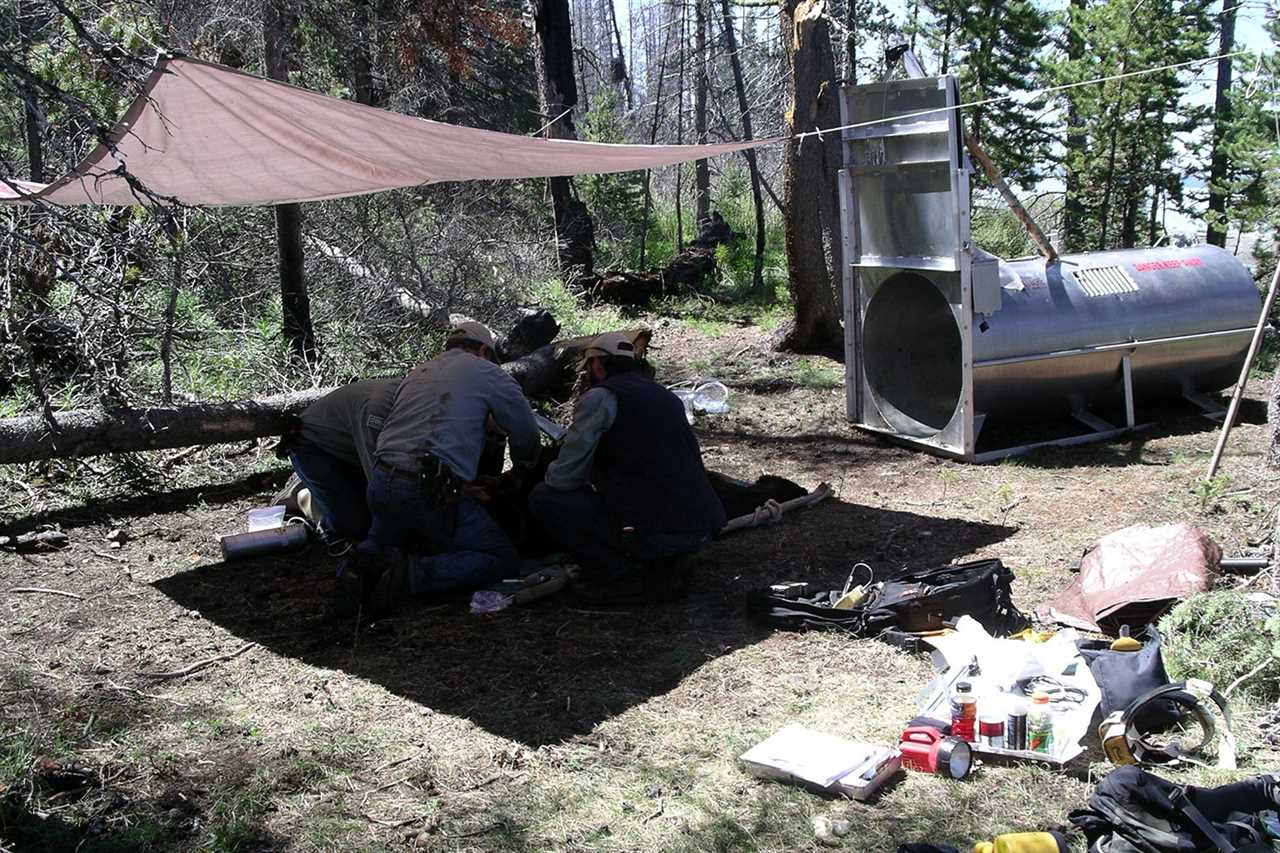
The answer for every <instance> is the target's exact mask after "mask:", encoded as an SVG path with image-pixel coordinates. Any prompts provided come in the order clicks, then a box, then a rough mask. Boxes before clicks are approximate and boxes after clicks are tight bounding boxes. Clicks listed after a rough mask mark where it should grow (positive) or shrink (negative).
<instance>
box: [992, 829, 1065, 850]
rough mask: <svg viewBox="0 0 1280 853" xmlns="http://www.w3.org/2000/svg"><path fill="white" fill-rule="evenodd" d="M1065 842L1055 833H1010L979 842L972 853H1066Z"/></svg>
mask: <svg viewBox="0 0 1280 853" xmlns="http://www.w3.org/2000/svg"><path fill="white" fill-rule="evenodd" d="M1068 849H1069V848H1068V847H1067V840H1066V839H1065V838H1064V837H1062V835H1060V834H1059V833H1056V832H1010V833H1006V834H1004V835H997V836H996V837H995V840H994V841H979V842H978V843H977V844H975V845H973V853H1067V850H1068Z"/></svg>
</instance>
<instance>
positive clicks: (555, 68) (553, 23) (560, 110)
mask: <svg viewBox="0 0 1280 853" xmlns="http://www.w3.org/2000/svg"><path fill="white" fill-rule="evenodd" d="M534 33H535V38H534V43H535V44H534V64H535V65H536V67H537V73H538V81H539V85H538V97H539V101H540V103H541V107H542V112H543V115H545V116H546V121H548V122H549V124H548V125H547V129H546V135H547V137H548V138H549V139H577V138H578V134H577V131H576V130H575V129H574V126H573V109H574V107H576V106H577V105H578V87H577V83H576V82H575V81H574V79H573V27H572V24H571V23H570V20H569V3H568V0H536V2H535V3H534ZM547 184H548V185H549V187H550V189H551V207H552V214H553V216H554V217H555V229H556V245H557V248H558V250H559V258H560V270H561V273H562V274H563V276H564V278H565V280H566V281H572V280H573V279H575V278H578V277H579V276H586V275H591V273H592V271H593V270H594V267H595V257H594V246H595V227H594V225H593V224H592V222H591V215H590V214H589V213H588V212H587V207H586V205H585V204H583V203H582V202H581V201H579V200H578V199H577V198H575V197H574V193H573V182H572V180H571V179H570V178H566V177H559V178H548V179H547Z"/></svg>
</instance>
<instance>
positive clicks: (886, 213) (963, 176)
mask: <svg viewBox="0 0 1280 853" xmlns="http://www.w3.org/2000/svg"><path fill="white" fill-rule="evenodd" d="M959 103H960V94H959V86H958V84H957V82H956V78H955V77H954V76H951V75H944V76H941V77H920V78H910V79H905V80H888V81H882V82H878V83H867V84H864V85H860V86H844V87H842V89H841V98H840V114H841V122H840V123H841V125H857V124H860V123H863V122H868V121H876V120H879V119H896V120H891V121H878V122H877V123H875V124H868V125H865V126H862V127H847V128H846V129H845V130H843V131H841V151H842V160H843V167H842V168H841V170H840V172H839V175H838V180H839V195H840V217H841V233H842V235H843V247H844V258H845V268H844V270H843V275H842V282H841V286H842V289H843V293H844V345H845V406H846V413H847V415H848V417H849V419H850V420H851V421H852V422H853V423H854V424H855V425H857V426H858V427H860V428H862V429H865V430H870V431H872V432H876V433H879V434H882V435H885V436H888V437H890V438H892V439H895V440H898V441H905V442H908V443H910V444H915V445H922V446H924V447H925V448H927V449H929V450H931V451H933V452H937V453H942V454H944V455H948V456H956V457H960V458H967V459H972V458H973V456H974V450H975V446H976V444H977V433H978V430H979V429H980V428H981V424H980V423H975V417H974V398H973V370H972V364H973V318H974V299H973V285H972V254H971V252H972V246H973V243H972V239H971V235H970V224H969V175H970V173H971V172H972V166H971V165H970V163H969V160H968V157H967V155H966V154H965V153H964V143H963V136H962V132H961V126H960V110H959V109H958V105H959ZM940 188H943V191H939V190H940ZM904 270H909V271H914V272H918V273H919V274H920V275H923V276H924V277H925V278H928V279H929V280H930V281H932V282H934V284H935V285H938V286H939V290H940V291H941V292H942V293H943V295H944V296H945V297H946V298H947V302H948V304H949V305H950V307H951V312H952V315H953V316H954V318H955V322H956V327H957V328H958V329H959V331H960V339H961V352H960V360H961V364H960V369H961V374H962V382H961V387H962V390H961V395H960V399H959V402H958V404H957V406H956V411H955V413H954V414H953V415H952V417H951V420H950V422H949V423H948V424H947V425H946V427H944V428H943V429H942V430H941V431H939V432H938V433H937V434H935V435H930V436H923V437H917V436H910V435H905V434H903V433H902V432H900V431H899V430H897V429H894V428H893V427H892V426H891V425H890V423H889V422H888V421H887V420H886V419H885V417H884V416H883V415H882V414H881V412H880V411H879V408H878V407H877V405H876V403H875V400H874V398H873V396H872V394H871V389H870V386H869V384H868V382H867V377H866V371H865V359H864V355H863V320H864V317H865V314H866V306H867V304H868V302H869V301H870V299H871V297H872V296H874V295H875V292H876V290H878V288H879V287H880V286H882V285H884V284H885V283H886V282H887V281H888V280H889V279H890V278H891V277H892V276H893V275H894V274H895V273H897V272H900V271H904ZM890 286H891V285H890Z"/></svg>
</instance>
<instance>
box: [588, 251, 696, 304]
mask: <svg viewBox="0 0 1280 853" xmlns="http://www.w3.org/2000/svg"><path fill="white" fill-rule="evenodd" d="M715 271H716V259H715V251H714V249H708V248H701V247H695V246H691V247H690V248H688V249H686V250H685V251H683V252H681V253H680V254H678V255H676V256H675V257H674V258H672V259H671V261H670V262H669V263H668V264H667V265H666V266H665V267H663V268H662V269H651V270H645V271H642V272H606V273H603V274H601V275H598V276H595V277H593V278H592V279H590V280H588V281H587V282H586V290H587V295H588V296H589V297H590V298H591V299H592V300H594V301H596V302H606V303H609V304H611V305H630V306H641V305H645V304H647V303H648V302H650V301H651V300H652V299H655V298H657V297H660V296H672V295H678V294H682V293H693V292H697V291H698V289H699V288H700V287H701V285H702V283H703V282H704V281H706V280H708V279H711V278H713V277H714V276H715Z"/></svg>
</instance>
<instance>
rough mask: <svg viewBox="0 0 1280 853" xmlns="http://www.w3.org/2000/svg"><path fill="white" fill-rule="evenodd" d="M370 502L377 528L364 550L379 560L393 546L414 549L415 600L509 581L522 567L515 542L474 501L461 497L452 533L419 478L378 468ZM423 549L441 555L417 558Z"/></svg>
mask: <svg viewBox="0 0 1280 853" xmlns="http://www.w3.org/2000/svg"><path fill="white" fill-rule="evenodd" d="M368 498H369V509H370V510H371V511H372V512H373V525H372V526H371V527H370V528H369V538H367V539H366V540H365V541H364V542H361V543H360V546H359V547H360V551H361V552H362V553H365V554H368V555H371V556H376V555H378V554H379V553H380V552H381V551H382V550H383V549H385V548H390V547H396V548H402V549H406V550H409V551H410V555H409V592H410V593H411V594H413V595H423V594H426V593H433V592H444V591H447V590H453V589H464V588H474V587H478V586H484V585H485V584H488V583H493V582H494V581H497V580H502V579H503V578H504V577H509V576H510V575H511V574H512V573H514V571H515V569H516V567H517V566H518V565H519V562H520V558H519V556H518V555H517V554H516V549H515V546H514V545H512V544H511V540H509V539H508V538H507V535H506V534H505V533H503V532H502V528H500V527H499V526H498V525H497V524H496V523H495V522H494V520H493V519H492V518H491V517H490V516H489V513H488V512H486V511H485V509H484V508H483V507H481V506H480V504H478V503H476V502H475V501H474V500H472V499H471V498H469V497H465V496H464V497H461V498H459V500H458V503H457V504H456V506H455V509H456V510H457V515H456V519H455V521H454V524H453V529H452V530H450V525H449V518H448V513H447V512H446V511H445V510H444V509H443V508H442V507H440V506H438V505H437V504H436V501H435V499H434V498H432V497H430V496H428V495H425V494H424V493H423V489H422V485H421V484H420V483H419V482H418V480H417V479H407V478H405V477H403V476H392V475H391V474H390V473H388V472H386V471H381V470H379V469H377V468H375V469H374V470H373V472H372V473H371V474H370V476H369V491H368ZM423 545H427V546H430V547H431V548H432V549H433V550H434V551H435V552H436V553H434V554H432V555H429V556H427V555H422V554H417V553H413V551H414V550H415V549H419V548H421V547H422V546H423Z"/></svg>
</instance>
